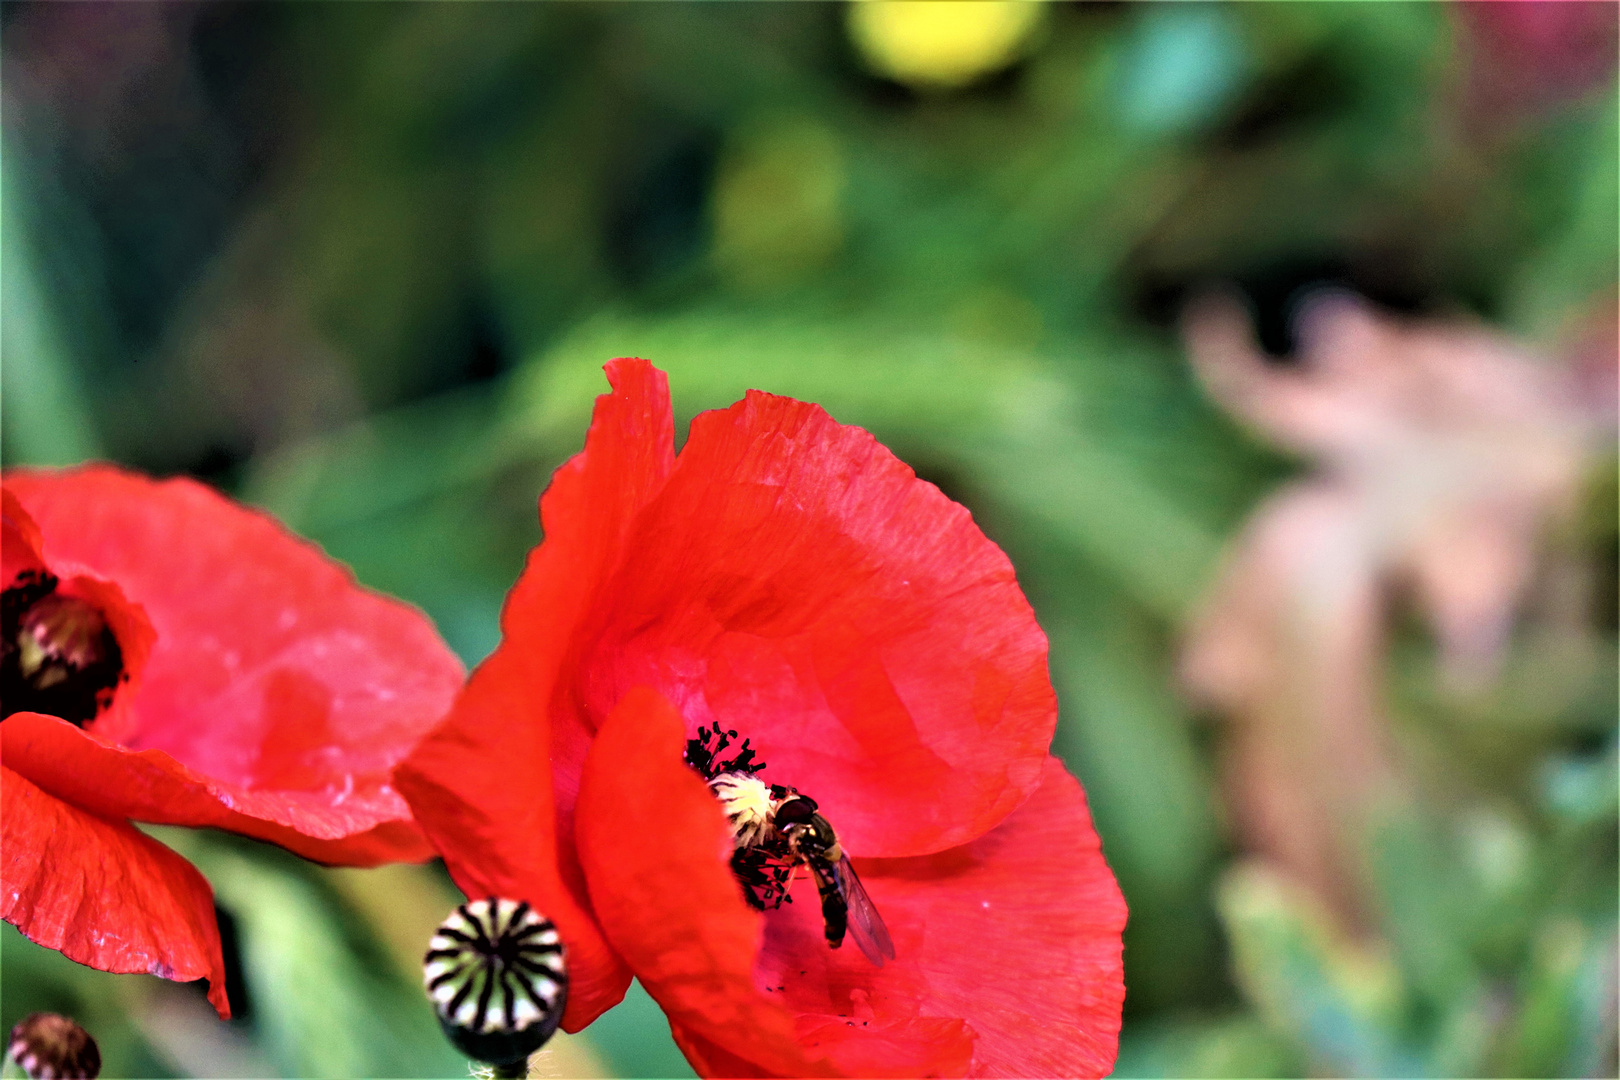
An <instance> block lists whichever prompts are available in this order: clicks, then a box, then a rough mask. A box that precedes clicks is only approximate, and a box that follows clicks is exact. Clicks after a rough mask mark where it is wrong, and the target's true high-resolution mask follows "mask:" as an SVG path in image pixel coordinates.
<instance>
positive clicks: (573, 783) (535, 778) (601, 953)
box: [397, 359, 674, 1031]
mask: <svg viewBox="0 0 1620 1080" xmlns="http://www.w3.org/2000/svg"><path fill="white" fill-rule="evenodd" d="M607 373H608V379H609V382H610V383H611V384H612V386H613V392H612V393H609V394H604V395H602V396H601V397H599V398H597V400H596V410H595V413H594V416H593V418H592V420H591V427H590V431H589V432H588V434H587V435H586V437H585V449H584V450H583V451H581V452H580V453H579V454H576V455H575V456H574V457H573V459H572V460H570V461H569V462H568V463H567V464H566V465H564V466H563V467H562V468H561V469H558V470H557V474H556V476H555V477H554V478H553V480H552V482H551V486H550V488H548V489H547V491H546V494H545V496H544V498H543V499H542V500H541V502H540V511H541V520H542V524H543V526H544V528H545V534H546V536H545V541H544V543H542V544H541V545H540V546H539V547H537V548H535V549H534V551H532V552H531V553H530V555H529V562H528V565H527V567H525V569H524V571H523V574H522V576H521V577H520V578H519V579H518V582H517V584H516V585H515V586H514V587H513V589H512V592H511V595H510V596H508V597H507V601H506V607H505V609H504V611H503V612H502V615H501V630H502V639H501V644H500V645H499V646H498V647H497V648H496V650H495V652H494V653H493V654H492V655H491V656H490V657H489V659H487V660H486V661H484V663H483V664H482V665H480V666H479V668H478V670H477V671H476V672H474V673H473V677H472V679H471V680H470V681H469V683H468V684H467V687H466V689H465V690H464V691H463V692H462V694H461V695H460V697H459V698H458V699H457V700H456V703H455V706H454V708H453V709H452V711H451V713H450V715H449V716H448V717H447V718H446V719H445V721H444V723H443V724H441V725H440V726H439V727H438V728H437V729H435V730H434V731H433V733H432V734H430V735H429V736H428V737H427V738H426V739H424V740H423V742H422V744H421V746H420V747H419V748H418V749H417V750H416V752H415V753H414V754H412V755H411V756H410V758H409V759H408V760H407V761H406V763H405V764H404V765H402V766H401V767H400V769H399V770H398V772H397V782H398V784H399V787H400V790H401V791H402V792H403V793H404V794H405V797H406V798H407V799H409V800H410V802H411V804H412V808H413V809H414V811H415V813H416V817H417V820H419V821H420V822H421V823H422V826H423V828H425V829H426V830H427V832H428V834H429V835H430V836H431V837H432V838H433V840H434V842H435V844H436V845H437V847H438V848H439V850H440V851H442V852H443V853H444V859H445V863H446V865H447V866H449V868H450V873H451V875H452V876H453V877H454V878H455V880H456V883H457V884H458V885H460V886H461V888H462V889H463V890H464V891H466V892H467V893H468V894H469V895H473V896H477V895H486V894H490V893H493V894H497V895H501V896H511V897H514V898H517V899H527V900H529V902H530V903H532V904H534V905H535V906H536V907H538V908H539V909H540V910H542V911H545V912H546V913H547V914H548V915H549V916H550V917H551V918H552V919H553V920H554V921H555V922H556V923H557V926H558V928H559V930H560V931H561V932H562V934H563V938H564V940H565V941H567V943H568V947H569V970H570V973H571V974H570V989H569V995H568V1011H567V1014H566V1015H565V1017H564V1020H563V1028H564V1029H565V1030H567V1031H578V1030H579V1029H580V1028H582V1027H584V1026H585V1025H586V1024H589V1023H590V1022H591V1021H592V1020H594V1019H595V1018H596V1017H597V1016H598V1015H600V1014H601V1013H602V1012H603V1011H605V1010H606V1009H608V1008H610V1007H612V1006H613V1005H614V1004H616V1003H617V1002H618V1001H619V1000H620V999H621V998H623V996H624V992H625V989H626V988H627V987H628V986H629V984H630V975H629V972H628V970H627V969H626V968H625V966H624V963H623V962H622V961H621V960H619V959H618V957H617V956H615V955H614V954H613V952H612V950H611V949H610V948H609V947H608V945H607V942H606V940H605V939H604V938H603V937H602V935H601V931H600V930H599V929H598V928H597V926H596V924H595V922H594V921H593V920H592V919H591V917H590V915H589V913H588V911H589V905H588V903H587V902H586V899H585V879H584V875H583V873H582V872H581V870H580V868H579V860H578V857H577V855H576V854H575V852H574V842H573V824H572V823H573V810H574V796H575V794H576V792H577V791H578V776H579V768H580V765H581V763H582V762H583V760H584V756H585V748H586V746H587V745H588V744H589V740H590V733H589V731H588V730H587V729H586V728H585V727H584V725H583V723H582V722H581V720H580V718H579V715H578V710H576V709H570V708H568V707H566V703H565V705H564V707H561V708H556V709H554V708H553V701H554V699H556V698H557V697H559V696H566V695H567V693H568V692H569V688H568V686H567V685H566V684H564V683H563V682H562V681H561V680H560V678H559V676H560V673H561V672H563V671H564V670H571V668H572V661H571V650H573V649H574V648H575V647H576V630H577V627H578V624H579V622H580V620H581V619H582V618H583V617H584V613H585V611H586V610H587V608H588V604H589V600H590V598H591V597H592V595H593V593H594V591H595V589H596V588H598V587H599V585H600V582H601V580H602V579H603V577H605V576H606V575H607V574H608V573H609V572H610V571H611V570H612V567H613V566H614V565H615V562H616V560H617V558H618V554H619V550H620V548H621V546H622V543H621V540H622V536H623V534H624V532H625V531H626V530H627V529H628V528H629V526H630V522H631V521H632V520H633V519H634V517H635V514H636V512H637V511H638V510H640V508H641V507H642V506H643V505H644V504H645V503H646V501H647V500H648V499H650V498H651V497H652V495H653V493H655V492H656V491H657V490H658V488H659V487H660V486H662V484H663V482H664V478H665V477H666V476H667V475H668V473H669V470H670V467H671V465H672V464H673V461H674V421H673V420H672V418H671V415H670V406H669V387H668V383H667V381H666V380H665V378H664V374H663V372H661V371H658V370H656V369H655V368H653V367H652V365H650V364H648V363H647V362H646V361H644V360H633V359H621V360H615V361H613V362H612V363H610V364H609V365H608V366H607ZM554 717H555V719H554ZM493 770H499V771H498V772H495V771H493ZM554 773H555V775H556V777H557V779H558V781H559V784H558V788H557V790H556V791H555V792H554V791H553V790H552V780H553V775H554Z"/></svg>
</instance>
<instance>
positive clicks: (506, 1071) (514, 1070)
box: [495, 1058, 529, 1080]
mask: <svg viewBox="0 0 1620 1080" xmlns="http://www.w3.org/2000/svg"><path fill="white" fill-rule="evenodd" d="M528 1075H529V1059H528V1058H519V1059H518V1060H516V1061H509V1062H507V1063H506V1064H505V1065H496V1066H495V1077H496V1080H502V1078H504V1077H517V1078H518V1080H522V1077H525V1076H528Z"/></svg>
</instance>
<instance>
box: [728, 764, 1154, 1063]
mask: <svg viewBox="0 0 1620 1080" xmlns="http://www.w3.org/2000/svg"><path fill="white" fill-rule="evenodd" d="M857 866H858V868H859V871H860V875H861V881H862V882H863V884H864V885H865V886H866V889H867V892H868V893H869V894H870V895H871V898H872V901H873V903H874V904H875V905H876V906H877V908H878V910H879V911H880V912H881V913H882V915H883V918H884V920H885V921H886V922H887V924H888V927H889V930H890V933H891V934H892V935H893V937H894V942H895V952H896V957H895V959H894V960H893V961H891V962H890V963H888V964H886V965H885V966H884V967H883V968H882V969H878V968H875V967H873V966H872V965H871V964H870V963H868V962H867V960H866V959H865V958H864V957H863V956H861V954H860V953H859V952H858V951H857V950H855V949H852V948H849V947H847V946H846V947H843V948H840V949H838V950H836V951H833V950H829V949H828V948H827V945H826V942H825V940H823V936H822V933H821V919H820V914H819V911H818V910H817V909H816V907H815V895H814V892H813V891H811V890H804V889H801V892H800V897H799V899H798V901H797V902H795V903H793V904H791V905H787V906H785V907H783V908H781V909H779V910H778V911H775V912H772V913H770V914H769V915H768V916H767V919H766V933H765V944H764V948H763V949H762V950H761V953H760V960H759V965H758V969H757V976H756V978H757V980H758V982H759V985H761V986H771V987H781V991H780V992H781V994H782V997H783V999H784V1001H785V1003H786V1005H787V1007H788V1008H790V1009H793V1010H795V1011H796V1012H798V1013H800V1014H803V1015H804V1016H819V1017H822V1018H824V1022H823V1026H822V1029H821V1030H822V1033H823V1038H824V1040H826V1041H827V1042H829V1043H836V1042H840V1041H845V1040H847V1041H848V1043H849V1045H850V1050H849V1052H850V1053H860V1052H862V1051H861V1047H862V1046H863V1045H864V1044H866V1043H867V1042H868V1036H866V1035H865V1034H864V1032H862V1033H861V1034H857V1032H861V1029H862V1025H863V1023H864V1024H866V1025H867V1030H870V1029H871V1027H873V1026H876V1025H879V1024H890V1023H898V1024H908V1023H914V1022H916V1021H918V1020H920V1019H921V1020H930V1019H937V1018H940V1017H950V1018H960V1019H961V1020H963V1021H965V1022H966V1024H967V1025H968V1030H969V1031H971V1032H976V1033H977V1034H978V1039H977V1041H976V1042H975V1043H974V1045H973V1049H972V1065H971V1068H970V1069H969V1074H970V1075H976V1076H977V1075H988V1076H998V1075H999V1076H1104V1075H1107V1073H1108V1072H1109V1071H1110V1070H1111V1069H1112V1068H1113V1064H1114V1057H1115V1054H1116V1053H1117V1050H1118V1039H1119V1023H1120V1008H1121V1005H1122V1003H1123V1001H1124V994H1125V986H1124V975H1123V967H1122V947H1121V941H1120V934H1121V932H1122V931H1123V929H1124V926H1125V914H1126V912H1125V902H1124V899H1123V897H1122V896H1121V895H1120V892H1119V888H1118V886H1117V885H1116V884H1115V882H1114V878H1113V875H1112V873H1110V872H1109V870H1108V867H1107V864H1106V863H1105V862H1104V861H1103V858H1102V852H1101V850H1100V845H1099V842H1098V839H1097V836H1096V833H1095V831H1094V830H1093V829H1092V826H1091V819H1090V815H1089V813H1088V811H1087V808H1086V803H1085V796H1084V794H1083V793H1082V792H1081V790H1080V785H1079V783H1078V782H1077V781H1075V780H1074V778H1073V777H1071V776H1069V774H1068V773H1067V772H1066V771H1065V770H1064V768H1063V766H1062V763H1061V762H1059V761H1058V760H1057V759H1056V758H1048V759H1047V764H1046V768H1045V770H1044V772H1043V780H1042V784H1041V787H1040V789H1039V790H1038V791H1037V792H1036V793H1035V795H1034V796H1033V797H1031V798H1030V800H1029V801H1028V802H1027V803H1025V804H1024V805H1023V806H1022V807H1020V808H1019V809H1018V810H1016V811H1015V812H1014V813H1013V814H1012V815H1011V816H1009V817H1008V818H1007V820H1006V821H1004V822H1003V823H1002V824H1001V825H1000V826H998V827H997V828H996V829H994V830H992V831H991V832H989V833H987V834H986V835H984V836H982V837H980V838H979V839H978V840H976V841H974V842H973V843H971V844H966V845H963V846H962V847H959V848H954V849H952V850H950V851H945V852H940V853H938V854H936V855H929V856H922V857H918V858H913V859H870V860H857ZM850 1021H853V1022H854V1027H851V1026H850V1024H849V1022H850ZM802 1022H808V1021H802ZM841 1029H842V1031H844V1032H848V1033H849V1034H848V1035H847V1036H843V1035H841V1034H840V1030H841ZM823 1052H824V1053H827V1054H828V1056H829V1057H830V1058H832V1060H834V1061H835V1062H838V1063H839V1064H842V1063H843V1062H842V1059H841V1058H840V1057H839V1055H838V1053H837V1052H836V1051H835V1050H833V1049H832V1048H831V1047H830V1046H824V1048H823ZM860 1071H865V1069H864V1068H863V1069H861V1070H860ZM937 1071H939V1072H941V1073H944V1072H945V1071H946V1065H945V1062H944V1061H941V1062H940V1064H939V1066H938V1070H937Z"/></svg>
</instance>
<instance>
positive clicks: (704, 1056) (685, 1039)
mask: <svg viewBox="0 0 1620 1080" xmlns="http://www.w3.org/2000/svg"><path fill="white" fill-rule="evenodd" d="M794 1031H795V1034H796V1036H797V1038H798V1040H799V1044H800V1045H801V1046H803V1047H804V1048H805V1050H806V1052H808V1053H810V1054H812V1055H820V1056H824V1057H826V1058H827V1060H828V1061H829V1062H830V1063H831V1064H832V1066H833V1068H834V1069H835V1070H836V1071H837V1072H838V1073H839V1074H840V1075H843V1076H963V1075H965V1074H966V1073H967V1070H968V1065H969V1063H970V1062H971V1060H972V1055H973V1040H974V1033H973V1030H972V1029H971V1028H969V1027H968V1026H967V1025H966V1024H965V1023H963V1022H962V1021H960V1020H953V1019H947V1018H942V1017H940V1018H936V1017H913V1018H912V1019H909V1020H896V1019H889V1020H859V1021H857V1020H852V1019H846V1018H842V1017H836V1016H815V1015H809V1014H801V1015H800V1016H798V1017H796V1018H795V1022H794ZM670 1033H671V1034H672V1035H673V1036H674V1037H675V1045H676V1046H679V1047H680V1049H681V1053H683V1054H685V1055H686V1060H687V1061H689V1062H690V1063H691V1065H692V1068H693V1069H694V1070H696V1071H697V1074H698V1075H699V1076H736V1077H745V1076H765V1075H768V1073H769V1070H767V1069H765V1068H763V1067H761V1066H760V1065H757V1064H755V1063H754V1062H752V1061H749V1060H747V1059H746V1058H743V1057H739V1056H738V1055H737V1054H734V1053H732V1052H731V1051H729V1050H727V1049H725V1048H724V1047H721V1046H717V1045H715V1043H713V1042H711V1041H710V1040H708V1039H705V1038H703V1037H702V1036H701V1035H697V1034H694V1033H693V1032H690V1031H687V1030H686V1029H685V1028H683V1027H681V1025H679V1024H677V1023H673V1022H672V1023H671V1024H670Z"/></svg>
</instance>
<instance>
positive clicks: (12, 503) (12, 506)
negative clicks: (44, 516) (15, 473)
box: [0, 491, 45, 588]
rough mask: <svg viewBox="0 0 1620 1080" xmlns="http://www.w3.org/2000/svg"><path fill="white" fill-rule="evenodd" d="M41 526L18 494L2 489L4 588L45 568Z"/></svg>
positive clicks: (0, 572)
mask: <svg viewBox="0 0 1620 1080" xmlns="http://www.w3.org/2000/svg"><path fill="white" fill-rule="evenodd" d="M43 544H44V541H43V540H41V539H40V535H39V526H38V525H36V524H34V519H33V518H31V517H29V516H28V511H26V510H24V509H23V506H22V503H20V502H18V501H17V496H15V495H13V494H12V493H11V492H9V491H0V588H10V587H11V585H12V583H13V582H15V581H16V580H17V578H18V577H20V576H21V575H23V574H26V573H28V572H29V571H34V572H38V571H41V570H43V569H45V560H44V559H43V558H42V557H41V556H40V553H39V549H40V548H41V547H42V546H43Z"/></svg>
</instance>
